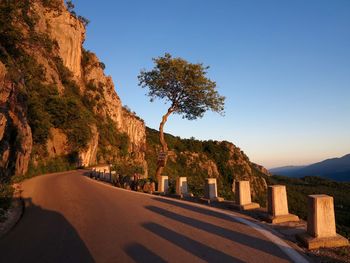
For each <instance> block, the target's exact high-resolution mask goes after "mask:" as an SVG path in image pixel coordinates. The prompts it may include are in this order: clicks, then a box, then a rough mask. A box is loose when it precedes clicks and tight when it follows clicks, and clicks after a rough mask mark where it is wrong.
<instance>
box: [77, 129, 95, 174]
mask: <svg viewBox="0 0 350 263" xmlns="http://www.w3.org/2000/svg"><path fill="white" fill-rule="evenodd" d="M91 131H92V137H91V140H90V142H89V144H88V148H87V149H86V150H85V151H82V152H80V153H79V159H80V161H81V166H85V167H86V166H90V165H94V164H96V161H97V160H96V155H97V148H98V137H99V133H98V131H97V128H96V126H92V127H91Z"/></svg>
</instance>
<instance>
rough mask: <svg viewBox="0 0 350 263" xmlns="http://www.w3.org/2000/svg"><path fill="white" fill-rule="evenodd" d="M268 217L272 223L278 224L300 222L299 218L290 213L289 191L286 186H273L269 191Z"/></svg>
mask: <svg viewBox="0 0 350 263" xmlns="http://www.w3.org/2000/svg"><path fill="white" fill-rule="evenodd" d="M267 199H268V216H267V220H268V222H270V223H273V224H277V223H283V222H289V221H299V217H298V216H296V215H293V214H290V213H289V211H288V201H287V190H286V186H285V185H271V186H269V187H268V189H267Z"/></svg>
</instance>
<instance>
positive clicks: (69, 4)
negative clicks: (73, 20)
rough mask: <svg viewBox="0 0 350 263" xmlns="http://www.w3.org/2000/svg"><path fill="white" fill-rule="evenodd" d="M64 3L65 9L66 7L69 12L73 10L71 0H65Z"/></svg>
mask: <svg viewBox="0 0 350 263" xmlns="http://www.w3.org/2000/svg"><path fill="white" fill-rule="evenodd" d="M66 5H67V9H68V11H69V12H71V13H72V12H74V7H75V6H74V4H73V2H72V1H71V0H67V1H66Z"/></svg>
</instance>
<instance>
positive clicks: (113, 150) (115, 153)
mask: <svg viewBox="0 0 350 263" xmlns="http://www.w3.org/2000/svg"><path fill="white" fill-rule="evenodd" d="M97 127H98V130H99V133H100V137H99V149H98V150H99V151H98V158H99V159H104V160H108V159H110V157H112V159H113V160H112V161H114V160H116V159H117V158H118V157H126V156H127V155H128V149H129V143H130V141H129V137H128V135H127V134H126V133H122V132H120V131H118V130H117V128H116V126H115V123H114V122H113V121H112V120H111V119H110V118H107V119H106V120H103V119H99V121H97Z"/></svg>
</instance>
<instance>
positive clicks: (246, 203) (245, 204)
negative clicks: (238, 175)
mask: <svg viewBox="0 0 350 263" xmlns="http://www.w3.org/2000/svg"><path fill="white" fill-rule="evenodd" d="M235 196H236V207H238V208H239V209H240V210H251V209H256V208H259V207H260V205H259V204H257V203H252V199H251V193H250V184H249V181H237V182H235Z"/></svg>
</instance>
